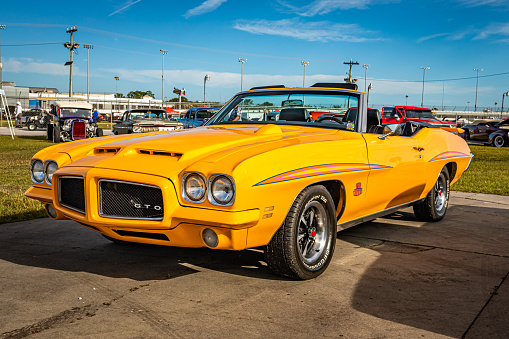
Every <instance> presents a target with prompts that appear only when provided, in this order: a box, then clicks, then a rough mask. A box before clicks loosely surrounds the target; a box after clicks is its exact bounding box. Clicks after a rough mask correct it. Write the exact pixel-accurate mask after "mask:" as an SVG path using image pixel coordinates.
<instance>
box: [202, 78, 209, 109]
mask: <svg viewBox="0 0 509 339" xmlns="http://www.w3.org/2000/svg"><path fill="white" fill-rule="evenodd" d="M207 81H210V77H209V75H208V74H207V75H205V78H203V102H205V93H206V87H207Z"/></svg>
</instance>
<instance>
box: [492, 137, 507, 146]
mask: <svg viewBox="0 0 509 339" xmlns="http://www.w3.org/2000/svg"><path fill="white" fill-rule="evenodd" d="M492 145H493V146H495V147H504V146H505V140H504V137H503V136H501V135H496V136H495V137H494V138H493V141H492Z"/></svg>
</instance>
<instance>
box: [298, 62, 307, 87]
mask: <svg viewBox="0 0 509 339" xmlns="http://www.w3.org/2000/svg"><path fill="white" fill-rule="evenodd" d="M300 63H301V64H302V66H304V77H303V78H302V87H305V86H306V85H305V84H306V66H309V61H301V62H300Z"/></svg>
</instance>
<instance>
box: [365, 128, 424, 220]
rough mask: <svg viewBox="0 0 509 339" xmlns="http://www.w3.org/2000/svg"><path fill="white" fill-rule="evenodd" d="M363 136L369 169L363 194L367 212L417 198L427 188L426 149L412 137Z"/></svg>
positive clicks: (380, 209)
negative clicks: (367, 208)
mask: <svg viewBox="0 0 509 339" xmlns="http://www.w3.org/2000/svg"><path fill="white" fill-rule="evenodd" d="M363 136H364V138H365V140H366V146H367V149H368V161H369V164H370V167H371V170H370V173H369V177H368V184H367V192H366V199H367V205H368V206H369V209H370V210H374V211H382V210H385V209H388V208H392V207H396V206H399V205H402V204H405V203H408V202H411V201H414V200H417V199H419V197H420V196H421V194H422V193H423V190H424V188H425V186H426V180H425V176H424V171H425V165H426V163H425V161H424V158H425V156H424V153H425V152H426V150H425V149H424V148H423V147H422V146H421V145H420V143H419V140H417V138H415V135H414V136H388V137H383V136H381V135H380V134H369V133H364V134H363Z"/></svg>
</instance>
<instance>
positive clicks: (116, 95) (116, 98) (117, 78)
mask: <svg viewBox="0 0 509 339" xmlns="http://www.w3.org/2000/svg"><path fill="white" fill-rule="evenodd" d="M113 79H115V104H116V106H117V110H118V81H119V80H120V78H119V77H118V76H116V77H113ZM149 106H150V103H149ZM110 122H111V128H112V129H113V108H112V109H111V121H110Z"/></svg>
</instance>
